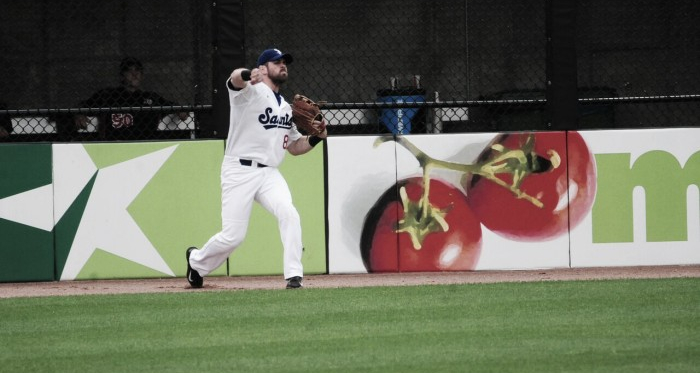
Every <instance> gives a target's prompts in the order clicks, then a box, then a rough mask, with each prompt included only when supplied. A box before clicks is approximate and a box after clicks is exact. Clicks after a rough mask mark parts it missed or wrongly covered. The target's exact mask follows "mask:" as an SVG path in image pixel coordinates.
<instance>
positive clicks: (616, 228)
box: [592, 150, 700, 243]
mask: <svg viewBox="0 0 700 373" xmlns="http://www.w3.org/2000/svg"><path fill="white" fill-rule="evenodd" d="M596 164H597V166H598V192H597V195H596V202H595V205H594V206H593V211H592V220H593V242H594V243H607V242H633V240H634V232H633V209H634V206H633V203H632V199H633V197H632V195H633V191H634V189H635V188H636V187H641V188H643V189H644V195H645V201H644V203H645V206H646V239H647V242H666V241H687V240H688V222H687V216H688V214H687V206H688V187H689V186H690V185H695V186H696V187H698V186H700V152H696V153H694V154H693V155H692V156H690V158H689V159H688V161H687V162H686V164H685V166H681V164H680V163H679V162H678V160H677V159H676V158H675V157H674V156H673V155H672V154H670V153H668V152H665V151H659V150H655V151H651V152H648V153H645V154H642V155H641V156H640V157H639V158H638V159H637V160H636V161H635V162H634V164H633V165H631V166H630V164H631V162H630V154H626V153H621V154H597V155H596ZM692 208H696V209H700V206H693V207H692Z"/></svg>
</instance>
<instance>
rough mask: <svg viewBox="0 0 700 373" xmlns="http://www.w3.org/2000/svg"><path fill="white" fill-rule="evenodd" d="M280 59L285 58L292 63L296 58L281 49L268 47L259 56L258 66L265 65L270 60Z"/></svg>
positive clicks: (285, 60) (288, 62)
mask: <svg viewBox="0 0 700 373" xmlns="http://www.w3.org/2000/svg"><path fill="white" fill-rule="evenodd" d="M279 59H284V62H286V63H287V64H290V63H292V61H294V59H293V58H292V55H291V54H289V53H282V52H281V51H280V50H279V49H274V48H273V49H267V50H265V51H264V52H262V53H261V54H260V57H258V66H260V65H264V64H266V63H268V62H270V61H277V60H279Z"/></svg>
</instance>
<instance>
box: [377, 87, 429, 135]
mask: <svg viewBox="0 0 700 373" xmlns="http://www.w3.org/2000/svg"><path fill="white" fill-rule="evenodd" d="M377 96H378V98H377V102H385V103H398V104H400V103H416V102H425V90H424V89H416V88H399V89H382V90H379V91H378V92H377ZM418 110H420V109H419V108H398V109H382V114H381V117H380V119H381V121H382V123H383V124H384V126H386V128H387V129H389V131H391V133H393V134H395V135H405V134H408V133H410V132H411V122H412V121H413V118H414V117H415V116H416V114H417V113H418Z"/></svg>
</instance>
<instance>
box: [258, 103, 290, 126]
mask: <svg viewBox="0 0 700 373" xmlns="http://www.w3.org/2000/svg"><path fill="white" fill-rule="evenodd" d="M258 122H260V124H262V125H263V128H265V129H266V130H269V129H273V128H285V129H289V128H292V118H291V116H290V115H289V113H287V114H285V115H284V116H283V117H280V116H278V115H272V108H271V107H268V108H266V109H265V112H264V113H263V114H260V116H258Z"/></svg>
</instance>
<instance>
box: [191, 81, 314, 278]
mask: <svg viewBox="0 0 700 373" xmlns="http://www.w3.org/2000/svg"><path fill="white" fill-rule="evenodd" d="M226 85H227V86H228V88H229V101H230V104H231V116H230V123H229V133H228V138H227V139H226V150H225V153H224V161H223V164H222V166H221V191H222V198H221V202H222V206H221V219H222V229H221V232H219V233H217V234H215V235H214V236H213V237H211V238H210V239H209V241H208V242H207V243H206V244H205V245H204V246H203V247H202V249H201V250H195V251H193V252H192V254H191V256H190V265H191V267H192V268H193V269H194V270H196V271H197V272H199V274H200V275H201V276H206V275H207V274H209V273H211V272H212V271H213V270H215V269H216V268H218V267H219V266H220V265H222V264H223V263H224V262H225V261H226V258H228V257H229V256H230V255H231V253H233V251H234V250H235V249H236V248H237V247H238V246H239V245H240V244H241V243H242V242H243V239H244V238H245V235H246V231H247V229H248V222H249V220H250V213H251V209H252V207H253V201H254V200H255V201H257V202H258V203H260V204H261V205H262V206H263V207H264V208H265V209H266V210H267V211H269V212H270V213H272V214H273V215H274V216H275V217H276V218H277V221H278V223H279V230H280V236H281V238H282V245H283V247H284V278H285V279H288V278H290V277H293V276H303V267H302V263H301V254H302V250H303V247H302V240H301V221H300V219H299V213H298V212H297V210H296V208H295V207H294V205H293V204H292V194H291V192H290V191H289V186H288V185H287V182H286V181H285V179H284V177H282V174H281V173H280V172H279V170H278V169H277V167H278V166H279V165H280V163H281V162H282V160H283V159H284V156H285V153H286V151H287V146H288V145H289V144H290V143H291V142H293V141H295V140H297V139H299V138H300V137H301V136H302V135H301V134H300V133H299V131H297V129H296V126H295V125H293V124H292V108H291V106H290V105H289V104H288V103H287V102H286V101H285V100H284V98H283V97H282V96H281V95H279V94H277V93H276V92H274V91H273V90H272V89H271V88H270V87H268V86H267V85H266V84H264V83H258V84H250V83H248V84H246V86H245V87H244V88H243V89H241V90H235V89H232V85H231V83H230V81H227V84H226Z"/></svg>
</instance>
